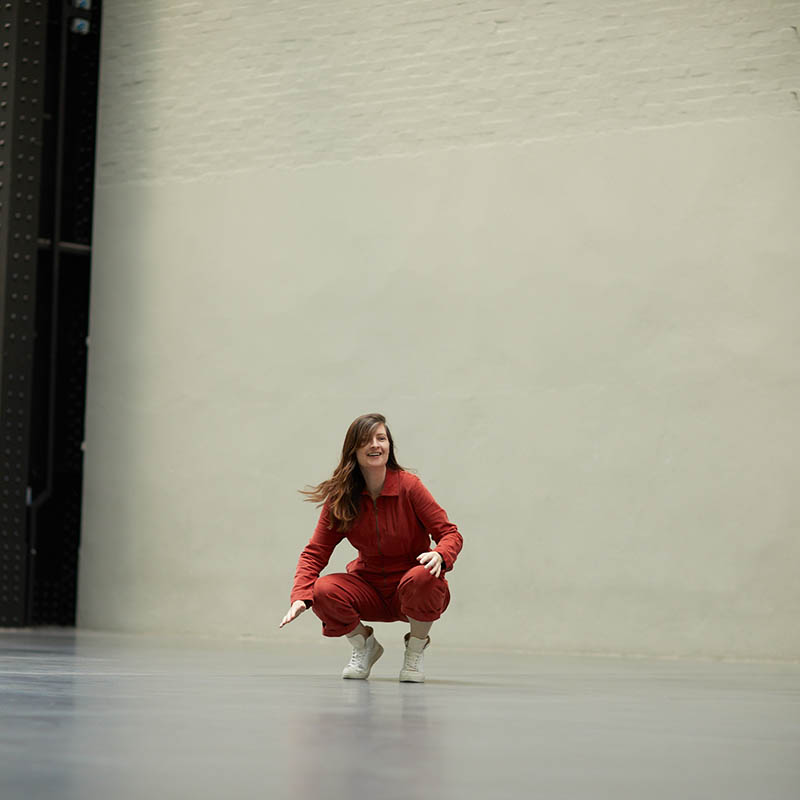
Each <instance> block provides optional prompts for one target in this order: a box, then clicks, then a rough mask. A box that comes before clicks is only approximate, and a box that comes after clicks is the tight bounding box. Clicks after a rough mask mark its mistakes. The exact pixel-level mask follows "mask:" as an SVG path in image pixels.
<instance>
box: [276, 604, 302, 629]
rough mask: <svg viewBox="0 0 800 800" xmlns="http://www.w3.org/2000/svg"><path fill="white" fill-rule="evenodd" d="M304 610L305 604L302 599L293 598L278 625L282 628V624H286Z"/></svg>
mask: <svg viewBox="0 0 800 800" xmlns="http://www.w3.org/2000/svg"><path fill="white" fill-rule="evenodd" d="M305 610H306V604H305V603H304V602H303V601H302V600H295V601H294V603H292V607H291V608H290V609H289V611H288V612H287V613H286V616H285V617H284V618H283V619H282V620H281V624H280V625H278V627H279V628H282V627H283V626H284V625H288V624H289V623H290V622H291V621H292V620H293V619H297V618H298V617H299V616H300V615H301V614H302V613H303V612H304V611H305Z"/></svg>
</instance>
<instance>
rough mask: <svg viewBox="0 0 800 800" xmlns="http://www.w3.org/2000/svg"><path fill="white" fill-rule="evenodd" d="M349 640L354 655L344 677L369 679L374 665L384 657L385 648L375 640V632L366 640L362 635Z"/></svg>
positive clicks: (343, 671)
mask: <svg viewBox="0 0 800 800" xmlns="http://www.w3.org/2000/svg"><path fill="white" fill-rule="evenodd" d="M347 639H348V641H349V642H350V644H351V645H352V646H353V655H352V656H350V663H349V664H348V665H347V666H346V667H345V668H344V669H343V670H342V677H343V678H350V679H351V680H356V681H363V680H365V679H366V678H368V677H369V673H370V670H371V669H372V665H373V664H374V663H375V662H376V661H377V660H378V659H379V658H380V657H381V656H382V655H383V648H382V647H381V646H380V644H379V643H378V642H377V640H376V639H375V633H374V631H373V632H372V633H370V635H369V636H368V637H367V638H366V639H364V637H363V636H361V635H360V634H359V635H357V636H348V637H347Z"/></svg>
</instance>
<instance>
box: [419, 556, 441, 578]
mask: <svg viewBox="0 0 800 800" xmlns="http://www.w3.org/2000/svg"><path fill="white" fill-rule="evenodd" d="M443 560H444V559H443V558H442V557H441V556H440V555H439V554H438V553H437V552H436V551H435V550H429V551H428V552H427V553H420V554H419V555H418V556H417V561H419V563H420V564H422V566H423V567H425V569H427V570H428V571H429V572H430V573H431V574H432V575H433V577H434V578H438V577H439V574H440V573H441V571H442V562H443Z"/></svg>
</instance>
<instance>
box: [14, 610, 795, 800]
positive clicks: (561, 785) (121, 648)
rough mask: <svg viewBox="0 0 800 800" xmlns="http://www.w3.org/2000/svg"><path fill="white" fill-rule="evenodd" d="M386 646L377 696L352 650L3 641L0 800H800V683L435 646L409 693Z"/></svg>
mask: <svg viewBox="0 0 800 800" xmlns="http://www.w3.org/2000/svg"><path fill="white" fill-rule="evenodd" d="M398 630H400V627H399V626H398ZM401 633H402V631H401ZM382 638H384V642H383V643H384V645H385V646H386V654H385V655H384V657H383V659H381V661H379V662H378V664H377V666H376V668H375V671H374V672H373V677H372V678H371V679H370V680H369V681H368V682H361V681H343V680H341V679H340V678H339V677H338V675H339V672H340V671H341V668H342V666H343V665H344V663H345V661H346V660H347V655H348V654H349V651H347V648H346V646H345V643H344V642H343V641H335V640H325V641H323V640H320V642H319V643H318V644H314V645H311V644H307V645H298V644H292V645H285V644H284V645H282V646H279V645H276V644H274V643H267V642H255V641H251V642H242V641H232V642H224V641H223V642H219V641H213V642H212V641H192V640H168V639H163V638H155V637H143V636H123V635H108V634H98V633H89V632H73V631H33V632H31V631H27V632H24V631H23V632H0V798H2V800H17V798H19V799H20V800H22V799H23V798H24V800H36V799H37V798H54V799H55V798H57V799H58V800H73V798H76V799H77V798H80V799H81V800H88V799H89V798H104V799H105V798H109V799H110V798H115V800H127V798H136V799H137V800H139V799H141V798H195V799H196V800H199V799H200V798H231V800H236V799H237V798H263V799H264V800H280V798H292V799H293V800H304V799H305V798H315V800H317V799H318V798H326V799H327V798H331V799H334V800H335V799H336V798H345V797H346V798H354V799H355V798H370V799H371V798H437V800H438V799H439V798H443V799H445V800H446V799H447V798H473V797H475V798H478V797H479V798H510V797H515V798H546V800H560V799H561V798H568V799H569V800H582V799H583V798H593V799H594V798H637V800H659V799H660V798H671V799H673V798H674V799H676V800H677V799H678V798H680V800H688V799H689V798H703V800H712V799H713V798H725V799H726V800H731V798H748V800H771V799H772V798H776V799H778V798H780V800H798V798H800V666H798V665H793V664H743V663H736V664H733V663H712V662H690V661H680V662H678V661H655V660H653V661H649V660H626V659H606V658H567V657H554V656H535V655H530V654H522V653H510V654H498V653H493V652H488V651H476V652H466V651H458V650H454V649H447V648H445V647H443V646H436V642H434V646H433V647H431V649H430V650H429V651H428V654H427V658H426V671H427V673H428V678H429V679H428V682H427V683H426V684H424V685H413V684H399V683H397V681H396V675H397V671H398V670H399V664H400V658H401V651H400V634H398V636H397V637H396V639H397V641H394V642H393V641H391V640H389V639H387V638H386V637H382Z"/></svg>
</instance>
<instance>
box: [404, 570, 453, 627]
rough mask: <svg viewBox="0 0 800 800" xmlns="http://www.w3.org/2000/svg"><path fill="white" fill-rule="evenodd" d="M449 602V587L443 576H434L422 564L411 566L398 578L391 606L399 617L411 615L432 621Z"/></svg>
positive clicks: (437, 617) (439, 615) (420, 619)
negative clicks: (398, 581)
mask: <svg viewBox="0 0 800 800" xmlns="http://www.w3.org/2000/svg"><path fill="white" fill-rule="evenodd" d="M449 604H450V587H449V586H448V585H447V581H446V580H445V579H444V578H443V577H441V576H440V577H438V578H434V577H433V575H432V574H431V573H430V572H429V571H428V570H427V569H425V567H423V566H419V567H412V568H411V569H410V570H409V571H408V572H406V574H405V575H403V577H402V578H401V579H400V583H399V584H398V586H397V592H396V593H395V598H394V602H393V603H392V608H393V609H394V610H396V611H398V612H399V615H400V618H401V619H406V618H408V617H411V619H416V620H419V621H420V622H433V621H434V620H435V619H439V617H441V616H442V614H443V613H444V611H445V609H446V608H447V606H448V605H449Z"/></svg>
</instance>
